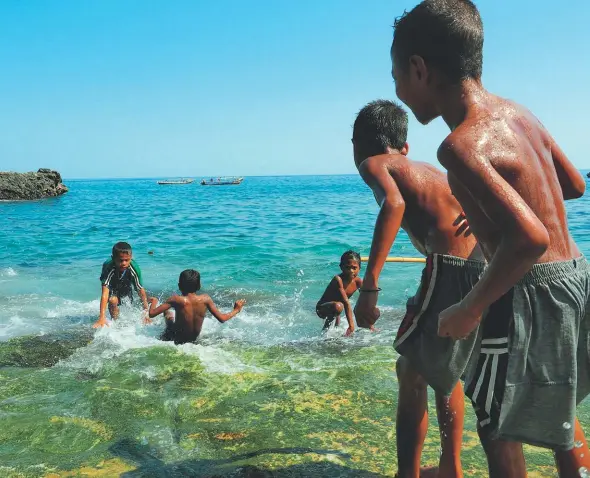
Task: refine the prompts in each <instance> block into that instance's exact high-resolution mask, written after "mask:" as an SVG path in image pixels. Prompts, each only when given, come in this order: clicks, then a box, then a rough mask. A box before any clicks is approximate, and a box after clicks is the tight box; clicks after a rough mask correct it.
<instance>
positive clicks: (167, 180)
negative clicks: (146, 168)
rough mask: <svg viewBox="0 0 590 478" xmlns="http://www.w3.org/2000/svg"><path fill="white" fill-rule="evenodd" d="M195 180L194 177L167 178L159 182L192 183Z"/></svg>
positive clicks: (163, 183)
mask: <svg viewBox="0 0 590 478" xmlns="http://www.w3.org/2000/svg"><path fill="white" fill-rule="evenodd" d="M194 181H195V180H194V179H165V180H164V181H158V184H162V185H165V184H190V183H193V182H194Z"/></svg>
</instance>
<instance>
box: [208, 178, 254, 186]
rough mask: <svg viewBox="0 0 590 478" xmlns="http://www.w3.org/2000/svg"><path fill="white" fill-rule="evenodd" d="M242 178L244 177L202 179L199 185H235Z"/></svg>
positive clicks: (240, 181) (239, 182)
mask: <svg viewBox="0 0 590 478" xmlns="http://www.w3.org/2000/svg"><path fill="white" fill-rule="evenodd" d="M243 180H244V178H238V177H223V178H211V179H203V180H202V181H201V186H236V185H238V184H241V183H242V181H243Z"/></svg>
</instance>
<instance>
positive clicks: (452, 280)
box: [352, 100, 485, 478]
mask: <svg viewBox="0 0 590 478" xmlns="http://www.w3.org/2000/svg"><path fill="white" fill-rule="evenodd" d="M407 132H408V115H407V114H406V112H405V111H404V110H403V109H402V108H401V107H400V106H398V105H397V104H395V103H393V102H392V101H384V100H379V101H373V102H372V103H369V104H368V105H367V106H365V107H364V108H363V109H362V110H361V111H360V113H359V114H358V116H357V118H356V121H355V122H354V129H353V134H352V135H353V138H352V141H353V150H354V162H355V164H356V167H357V169H358V170H359V173H360V175H361V176H362V178H363V180H364V181H365V183H367V185H368V186H369V187H370V188H371V190H372V191H373V195H374V196H375V199H376V200H377V203H378V204H379V205H380V206H381V209H380V211H379V215H378V217H377V222H376V224H375V231H374V233H373V242H372V244H371V253H370V257H369V263H368V265H367V271H366V273H365V278H364V283H363V286H362V287H361V289H360V297H359V300H358V301H357V305H356V307H355V314H356V317H357V324H358V325H359V326H360V327H368V326H372V324H374V323H375V321H376V320H377V319H378V318H379V311H378V309H377V308H376V305H377V298H378V293H379V291H380V290H381V289H379V287H378V281H379V275H380V273H381V270H382V269H383V265H384V263H385V259H386V258H387V254H388V253H389V250H390V249H391V246H392V245H393V242H394V240H395V238H396V236H397V233H398V231H399V229H400V227H401V228H403V229H404V230H405V231H406V233H407V234H408V236H409V237H410V239H411V241H412V243H413V244H414V246H415V247H416V249H417V250H418V251H419V252H420V253H422V254H424V255H425V256H427V259H426V267H425V268H424V271H423V272H422V280H421V282H420V287H419V289H418V291H417V292H416V294H415V296H414V297H412V298H410V299H409V300H408V304H407V312H406V315H405V317H404V318H403V320H402V323H401V325H400V328H399V331H398V334H397V338H396V340H395V343H394V346H395V348H396V350H397V351H398V352H399V353H400V355H401V357H400V358H399V359H398V362H397V365H396V371H397V376H398V381H399V398H398V407H397V419H396V432H397V457H398V476H399V477H400V478H418V477H419V476H420V461H421V455H422V447H423V445H424V439H425V437H426V431H427V429H428V407H427V401H428V396H427V384H429V385H430V386H432V387H433V388H434V390H435V396H436V408H437V414H438V420H439V427H440V432H441V433H440V436H441V446H442V454H441V457H440V462H439V469H438V473H439V476H443V477H461V476H463V473H462V470H461V442H462V437H463V413H464V398H463V387H462V386H461V383H460V381H459V379H460V377H461V375H462V374H463V372H464V370H465V368H466V366H467V364H468V361H469V359H470V357H471V354H472V351H473V347H474V346H475V343H476V340H477V332H476V331H474V332H473V333H472V334H471V335H470V337H469V339H467V340H463V341H455V340H452V339H450V338H443V337H439V336H438V334H437V330H438V314H439V313H440V312H441V311H443V310H444V309H446V308H447V307H449V306H450V305H452V304H454V303H455V302H457V301H459V300H461V299H462V298H463V297H464V296H465V294H466V293H467V292H469V290H471V288H472V287H473V285H474V284H475V283H476V282H477V281H478V279H479V276H480V275H481V274H482V273H483V270H484V266H485V263H484V262H483V255H482V254H481V251H480V249H479V247H478V246H477V243H476V240H475V238H474V237H473V235H470V234H469V231H468V230H467V227H466V224H465V223H464V220H463V215H462V211H461V206H460V205H459V203H458V202H457V200H456V199H455V198H454V197H453V195H452V194H451V191H450V189H449V185H448V183H447V178H446V175H445V174H444V173H443V172H442V171H440V170H438V169H436V168H435V167H434V166H431V165H430V164H426V163H420V162H417V161H412V160H410V159H409V158H408V157H407V154H408V149H409V146H408V143H407V142H406V138H407Z"/></svg>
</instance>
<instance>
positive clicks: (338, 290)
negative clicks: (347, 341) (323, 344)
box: [315, 251, 363, 337]
mask: <svg viewBox="0 0 590 478" xmlns="http://www.w3.org/2000/svg"><path fill="white" fill-rule="evenodd" d="M340 270H341V271H342V273H340V274H338V275H336V276H334V278H333V279H332V280H331V281H330V283H329V284H328V287H326V290H325V291H324V295H322V297H321V299H320V300H319V301H318V303H317V305H316V307H315V311H316V314H318V316H319V317H320V319H324V321H325V322H324V330H326V329H327V328H328V327H330V324H331V323H332V322H334V321H336V327H338V326H339V325H340V314H342V312H344V313H345V314H346V319H347V320H348V329H346V334H345V335H346V336H347V337H348V336H350V335H352V333H353V332H354V320H353V314H352V307H351V306H350V302H349V301H348V299H349V298H350V297H352V295H353V294H354V293H355V292H356V291H357V290H358V289H360V288H361V287H362V285H363V280H362V279H361V278H360V277H358V274H359V272H360V270H361V256H360V255H359V253H358V252H354V251H346V252H345V253H344V254H342V257H341V258H340Z"/></svg>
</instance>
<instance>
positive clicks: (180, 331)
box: [149, 269, 246, 344]
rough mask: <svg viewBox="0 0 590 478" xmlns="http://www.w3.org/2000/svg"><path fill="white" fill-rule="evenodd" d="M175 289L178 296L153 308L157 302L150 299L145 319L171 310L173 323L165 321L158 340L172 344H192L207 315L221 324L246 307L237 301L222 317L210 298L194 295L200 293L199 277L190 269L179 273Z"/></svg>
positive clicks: (168, 320) (196, 272)
mask: <svg viewBox="0 0 590 478" xmlns="http://www.w3.org/2000/svg"><path fill="white" fill-rule="evenodd" d="M178 288H179V289H180V292H181V293H182V295H173V296H172V297H170V298H168V299H167V300H166V302H164V303H163V304H161V305H159V306H157V307H156V303H157V302H158V299H157V298H155V297H152V298H151V299H150V310H149V316H150V317H156V316H157V315H160V314H161V313H162V312H166V311H167V310H170V309H174V312H175V316H176V317H175V320H171V319H169V318H168V317H166V330H165V331H164V333H163V334H162V337H161V339H162V340H173V341H174V343H175V344H185V343H187V342H194V341H195V340H196V339H197V338H198V337H199V335H200V333H201V329H202V328H203V321H204V320H205V315H206V314H207V311H209V312H211V314H212V315H213V317H215V318H216V319H217V320H218V321H219V322H221V323H223V322H227V321H228V320H229V319H231V318H232V317H235V316H236V315H237V314H238V313H239V312H240V311H241V310H242V307H243V306H244V304H245V303H246V301H245V300H243V299H242V300H238V301H237V302H236V303H235V305H234V310H232V311H231V312H230V313H228V314H222V313H221V312H219V310H218V309H217V307H216V306H215V303H214V302H213V299H211V297H209V296H208V295H207V294H199V295H197V291H199V290H200V289H201V275H200V274H199V272H198V271H195V270H193V269H187V270H185V271H182V272H181V273H180V277H179V278H178Z"/></svg>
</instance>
